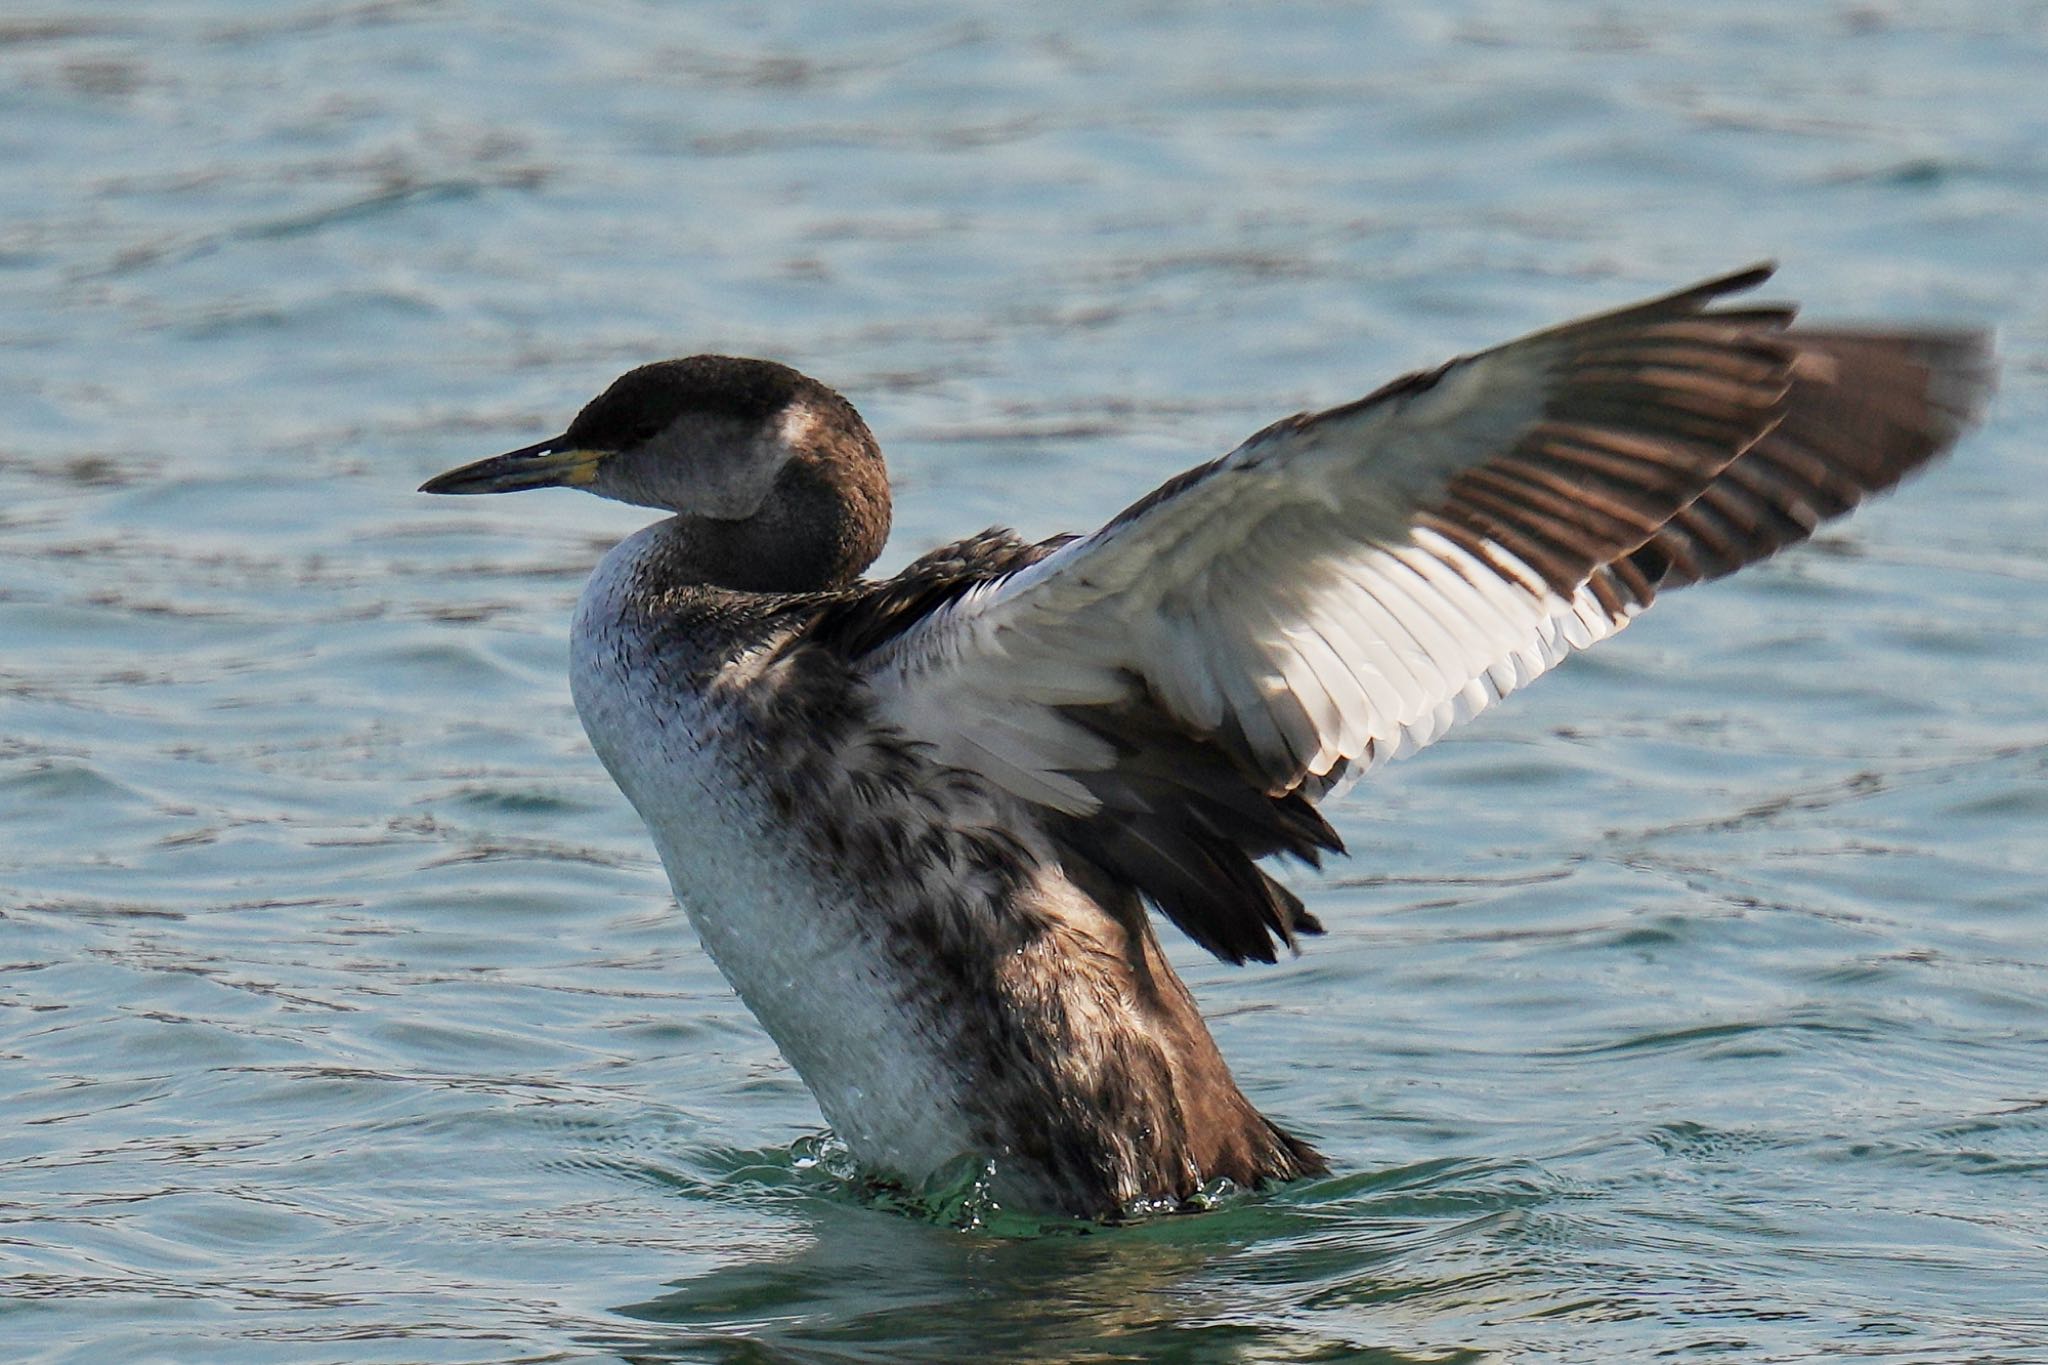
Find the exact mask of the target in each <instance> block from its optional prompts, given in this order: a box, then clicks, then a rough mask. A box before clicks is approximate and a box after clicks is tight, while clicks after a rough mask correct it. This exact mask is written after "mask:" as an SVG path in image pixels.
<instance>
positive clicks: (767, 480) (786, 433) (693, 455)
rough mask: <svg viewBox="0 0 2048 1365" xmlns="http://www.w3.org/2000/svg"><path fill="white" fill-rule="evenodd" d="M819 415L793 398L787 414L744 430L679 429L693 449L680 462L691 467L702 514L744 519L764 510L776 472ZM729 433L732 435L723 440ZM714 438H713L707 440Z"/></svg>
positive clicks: (694, 500)
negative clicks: (722, 437)
mask: <svg viewBox="0 0 2048 1365" xmlns="http://www.w3.org/2000/svg"><path fill="white" fill-rule="evenodd" d="M817 425H818V414H817V413H816V412H815V411H814V410H813V409H812V408H811V407H810V406H809V405H808V404H804V403H792V404H790V405H789V406H788V407H787V408H785V409H783V412H782V415H781V417H780V418H779V419H778V420H777V421H775V422H773V423H770V424H768V425H765V426H763V427H761V428H759V429H757V430H755V431H752V432H749V433H747V434H745V435H741V434H740V433H737V432H732V433H712V432H708V431H705V430H704V429H703V428H701V427H699V428H696V429H694V430H690V431H687V432H683V433H678V435H680V436H681V439H682V440H683V441H685V442H687V443H688V444H689V445H690V446H691V447H693V448H692V449H690V450H689V452H688V453H687V454H686V455H685V456H684V457H683V460H682V461H680V462H679V463H680V467H681V468H683V469H686V470H688V471H689V475H688V477H689V483H690V488H689V501H688V502H687V504H685V505H686V506H687V507H688V509H689V510H690V511H692V512H695V513H697V514H698V515H699V516H705V517H711V518H714V519H716V520H719V521H743V520H745V519H746V518H748V517H751V516H752V515H754V513H756V512H757V511H759V510H760V509H761V504H762V503H763V502H765V501H766V500H767V497H768V492H769V490H770V489H772V488H773V487H774V486H775V479H776V476H777V475H779V474H781V473H782V467H783V466H784V465H786V464H788V463H789V462H790V460H791V459H792V458H793V457H794V456H795V455H796V453H797V451H798V450H800V449H801V448H802V447H803V446H804V444H805V443H806V442H807V441H808V440H809V439H810V436H811V433H812V432H813V431H814V430H815V429H816V428H817ZM721 435H724V436H725V438H726V439H719V437H720V436H721ZM707 438H708V439H707Z"/></svg>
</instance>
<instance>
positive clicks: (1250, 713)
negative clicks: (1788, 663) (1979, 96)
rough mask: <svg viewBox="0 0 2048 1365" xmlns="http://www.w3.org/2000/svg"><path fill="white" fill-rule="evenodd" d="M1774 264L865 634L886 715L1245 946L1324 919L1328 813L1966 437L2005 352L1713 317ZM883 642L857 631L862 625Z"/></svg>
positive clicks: (1196, 489) (1493, 361)
mask: <svg viewBox="0 0 2048 1365" xmlns="http://www.w3.org/2000/svg"><path fill="white" fill-rule="evenodd" d="M1769 274H1770V270H1769V268H1768V267H1756V268H1752V269H1750V270H1746V271H1742V272H1740V273H1737V274H1733V275H1729V276H1726V277H1724V278H1721V279H1716V280H1710V281H1708V282H1706V283H1703V284H1700V285H1697V286H1695V287H1693V288H1691V289H1687V290H1683V291H1681V292H1678V293H1675V294H1671V295H1668V296H1666V297H1663V298H1659V299H1654V300H1651V301H1649V302H1646V303H1641V304H1637V305H1635V306H1633V307H1629V308H1624V309H1621V310H1619V311H1616V312H1612V313H1607V314H1602V315H1600V316H1596V317H1591V318H1587V319H1584V320H1581V321H1578V322H1574V323H1570V324H1567V325H1565V326H1562V327H1558V328H1554V329H1551V330H1548V331H1544V332H1539V333H1536V334H1534V335H1532V336H1528V337H1525V338H1523V339H1521V340H1519V341H1515V342H1512V343H1509V344H1508V345H1505V346H1501V347H1498V348H1496V349H1494V350H1490V351H1484V352H1480V353H1479V354H1476V355H1472V356H1468V357H1464V358H1462V359H1458V360H1454V361H1452V362H1451V363H1449V364H1447V365H1445V366H1443V367H1442V368H1440V369H1437V370H1433V371H1429V372H1426V373H1418V374H1413V375H1410V376H1408V377H1406V378H1403V379H1400V380H1397V381H1395V382H1394V383H1392V384H1389V385H1387V386H1386V387H1385V388H1383V389H1381V390H1379V391H1378V392H1376V393H1374V394H1371V395H1370V396H1368V397H1366V398H1362V399H1360V400H1358V401H1357V402H1353V403H1348V404H1345V405H1344V406H1342V407H1337V408H1332V409H1330V410H1329V411H1327V412H1321V413H1315V414H1308V415H1302V416H1297V417H1291V418H1288V419H1286V420H1284V421H1281V422H1278V423H1275V424H1274V425H1273V426H1270V427H1268V428H1266V429H1265V430H1264V431H1261V432H1259V433H1258V434H1257V435H1255V436H1253V437H1252V438H1251V439H1250V440H1248V441H1246V442H1245V443H1244V444H1243V445H1241V446H1239V447H1238V448H1237V449H1236V450H1234V451H1232V452H1231V453H1230V454H1228V455H1225V456H1224V457H1222V458H1221V459H1219V460H1216V461H1214V462H1213V463H1211V464H1208V465H1204V466H1202V467H1200V468H1198V469H1194V470H1191V471H1189V472H1188V473H1186V474H1183V475H1181V476H1180V477H1178V478H1176V479H1174V480H1172V481H1171V482H1169V483H1168V484H1166V485H1165V486H1164V487H1162V488H1160V489H1159V490H1158V491H1157V492H1155V493H1153V494H1152V495H1151V496H1149V497H1147V498H1145V499H1144V500H1142V501H1140V502H1139V503H1137V504H1136V505H1135V506H1133V507H1131V508H1130V509H1129V510H1128V511H1126V512H1124V513H1123V514H1122V515H1121V516H1119V517H1117V518H1116V519H1115V520H1114V521H1112V522H1110V523H1109V524H1108V525H1107V526H1105V527H1103V528H1102V529H1101V530H1100V531H1098V532H1096V533H1095V534H1093V535H1091V536H1087V537H1085V538H1081V539H1076V540H1072V541H1071V542H1068V543H1065V544H1062V545H1059V546H1058V547H1057V548H1051V547H1048V549H1047V550H1046V551H1045V552H1043V553H1042V557H1039V558H1037V559H1036V562H1033V563H1028V564H1026V563H1023V561H1024V560H1026V559H1029V558H1031V557H1032V556H1030V555H1028V554H1021V553H1020V554H1019V555H1018V556H1017V557H1016V558H1014V559H1012V560H1011V561H1010V562H1009V563H1008V564H1006V565H1005V566H1004V567H1003V568H1002V569H1001V570H1000V571H999V576H994V577H990V578H988V579H986V580H984V581H981V582H979V583H975V584H972V585H971V586H970V585H967V584H964V583H963V582H962V581H961V580H959V579H958V578H957V577H956V578H955V579H953V580H952V585H951V586H950V587H948V588H947V589H945V590H944V591H943V592H941V593H939V594H938V595H936V596H934V595H931V594H930V593H926V594H925V595H924V596H922V597H919V596H918V594H917V592H916V590H914V589H906V591H905V593H904V594H900V595H901V596H902V597H903V598H904V600H905V601H906V602H908V601H910V600H912V599H915V600H916V601H917V602H918V604H919V605H920V607H921V608H922V609H920V610H917V611H906V612H905V613H904V616H905V618H906V619H907V620H908V624H907V626H905V627H904V628H902V629H900V630H896V631H888V630H875V629H873V628H871V627H872V623H871V624H870V628H868V629H867V630H866V634H865V635H864V636H863V637H862V638H861V639H860V641H859V644H860V650H859V652H862V653H864V654H865V660H864V664H863V666H864V667H865V669H866V670H867V672H868V673H869V675H870V677H871V679H872V681H873V686H874V689H875V692H876V695H877V699H878V705H879V707H880V709H881V712H882V715H883V716H884V717H885V718H887V719H889V720H891V721H893V722H894V723H895V724H896V725H898V726H900V727H901V728H902V730H903V731H904V732H906V733H907V734H908V735H910V736H911V737H913V738H915V739H918V740H921V741H924V742H926V743H928V744H929V745H931V746H932V749H933V751H934V754H935V756H936V757H937V758H938V759H939V760H940V761H942V762H944V763H947V764H950V765H954V766H957V767H959V768H963V769H967V770H970V771H973V772H975V773H978V774H980V775H981V776H982V777H983V778H985V779H986V780H988V781H989V782H992V783H994V784H995V785H997V786H999V787H1002V788H1004V789H1005V790H1007V791H1009V792H1011V793H1012V794H1014V795H1015V796H1017V797H1019V798H1021V799H1023V800H1025V801H1028V802H1031V803H1033V804H1035V805H1036V806H1038V807H1041V808H1042V809H1043V811H1044V813H1045V815H1046V822H1047V824H1048V827H1050V828H1052V829H1053V830H1054V831H1055V837H1056V838H1057V839H1058V840H1059V841H1060V842H1061V845H1062V849H1063V852H1064V853H1065V854H1066V855H1067V856H1068V857H1069V860H1070V863H1071V865H1072V866H1074V867H1075V868H1076V869H1077V870H1079V871H1081V872H1082V873H1083V874H1084V875H1085V876H1086V877H1087V878H1088V879H1089V880H1090V884H1091V885H1092V886H1093V887H1095V888H1097V889H1098V890H1101V891H1105V892H1107V893H1108V894H1110V895H1111V897H1112V899H1113V901H1114V902H1116V903H1117V904H1119V905H1121V904H1123V903H1128V904H1129V905H1130V906H1132V907H1135V904H1136V901H1135V897H1134V896H1133V894H1132V893H1133V892H1135V893H1139V894H1142V895H1143V896H1144V897H1146V898H1147V899H1149V900H1151V901H1152V902H1153V903H1155V904H1156V905H1157V906H1158V907H1159V908H1160V909H1161V910H1162V911H1163V912H1164V913H1165V914H1166V915H1167V916H1168V917H1170V918H1171V919H1172V920H1173V921H1174V922H1175V923H1177V924H1179V925H1180V927H1181V928H1182V929H1184V930H1185V931H1186V932H1187V933H1188V934H1189V935H1190V936H1192V937H1193V938H1194V939H1195V940H1196V941H1197V942H1199V943H1201V944H1202V945H1203V946H1204V947H1207V948H1208V949H1210V950H1211V951H1212V952H1214V953H1216V954H1217V955H1218V956H1221V957H1224V958H1226V959H1229V960H1231V961H1241V960H1243V959H1244V958H1247V957H1251V958H1259V959H1262V960H1267V961H1270V960H1271V959H1272V957H1273V953H1274V946H1275V940H1276V938H1277V939H1279V940H1284V941H1286V942H1288V943H1289V944H1292V943H1293V939H1294V934H1295V933H1296V932H1313V931H1314V930H1315V929H1316V928H1317V926H1316V925H1315V923H1314V921H1313V920H1312V919H1311V918H1309V917H1308V916H1307V915H1306V912H1305V911H1303V910H1302V908H1301V904H1300V902H1299V901H1298V900H1297V899H1296V898H1295V897H1293V896H1292V895H1290V894H1289V893H1288V892H1286V891H1285V890H1284V889H1283V888H1281V887H1280V886H1279V885H1278V883H1276V882H1274V881H1273V880H1272V879H1271V878H1270V877H1268V876H1267V875H1266V874H1265V873H1264V872H1263V871H1262V870H1260V869H1259V868H1257V867H1256V866H1255V865H1254V864H1253V862H1252V860H1253V859H1255V858H1259V857H1263V856H1266V855H1268V854H1272V853H1282V852H1284V853H1291V854H1294V855H1296V856H1299V857H1302V858H1305V859H1308V860H1310V861H1314V860H1315V858H1316V857H1317V855H1318V853H1319V851H1320V850H1323V849H1337V848H1338V847H1339V844H1338V842H1337V839H1336V836H1335V834H1334V832H1333V831H1332V830H1331V829H1330V827H1329V825H1328V824H1327V823H1326V822H1324V821H1323V819H1322V818H1321V816H1320V815H1318V814H1317V813H1316V811H1315V809H1314V804H1313V803H1314V802H1315V801H1316V800H1317V799H1319V798H1320V797H1321V796H1322V795H1324V794H1325V793H1326V792H1328V791H1329V790H1330V789H1331V788H1332V787H1333V786H1335V785H1336V784H1338V783H1339V782H1340V781H1342V780H1344V779H1346V778H1349V777H1355V776H1356V775H1357V774H1359V773H1361V772H1363V771H1364V770H1365V769H1367V768H1370V767H1371V766H1373V765H1374V764H1376V763H1379V762H1381V761H1383V760H1385V759H1388V758H1392V757H1395V756H1397V755H1400V754H1405V753H1408V752H1411V751H1413V750H1415V749H1419V748H1421V747H1422V746H1424V745H1426V744H1429V743H1430V742H1432V741H1433V740H1435V739H1436V738H1437V737H1439V736H1440V735H1442V734H1443V733H1444V732H1445V731H1446V730H1447V729H1449V728H1450V727H1451V726H1452V725H1454V724H1456V723H1457V722H1459V721H1461V720H1464V719H1466V718H1467V717H1469V716H1472V715H1474V714H1476V713H1477V712H1479V711H1482V710H1484V709H1485V708H1486V707H1488V706H1490V705H1491V704H1492V703H1493V702H1495V701H1497V700H1499V699H1500V698H1501V697H1504V696H1506V695H1507V694H1508V693H1509V692H1511V691H1513V690H1515V689H1516V688H1518V687H1520V686H1522V685H1523V684H1524V683H1527V682H1528V681H1529V680H1530V679H1532V678H1534V677H1536V676H1537V675H1538V674H1540V673H1542V672H1544V671H1545V670H1546V669H1548V668H1550V667H1551V666H1552V665H1553V664H1555V663H1557V662H1558V660H1559V659H1561V658H1563V657H1564V655H1565V654H1567V653H1568V652H1570V651H1571V650H1573V649H1579V648H1584V647H1586V646H1588V645H1591V644H1593V643H1594V642H1595V641H1597V640H1600V639H1603V638H1605V637H1606V636H1608V635H1611V634H1613V633H1614V632H1615V631H1617V630H1619V629H1621V628H1622V627H1623V626H1624V625H1626V624H1627V623H1628V621H1629V620H1630V619H1631V618H1632V617H1633V616H1635V615H1636V614H1637V613H1638V612H1640V611H1641V610H1642V609H1643V608H1645V607H1647V606H1648V605H1649V604H1650V602H1651V601H1652V600H1653V599H1654V598H1655V596H1656V595H1657V593H1658V592H1659V591H1660V590H1665V589H1669V588H1671V587H1674V586H1678V585H1682V584H1685V583H1692V582H1697V581H1701V580H1704V579H1708V578H1713V577H1717V576H1719V575H1721V574H1724V573H1728V572H1730V571H1732V570H1733V569H1736V568H1738V567H1740V566H1741V565H1744V564H1747V563H1751V562H1753V561H1755V560H1757V559H1761V558H1763V557H1764V556H1766V555H1768V554H1771V553H1772V552H1774V551H1776V550H1778V549H1780V548H1781V547H1783V546H1785V545H1789V544H1791V543H1793V542H1795V541H1798V540H1801V539H1803V538H1805V537H1806V536H1807V535H1809V534H1811V532H1812V531H1813V529H1814V528H1815V527H1816V526H1817V525H1819V524H1820V522H1821V521H1822V520H1824V519H1826V518H1828V517H1830V516H1834V515H1836V514H1838V513H1840V512H1843V511H1845V510H1847V509H1848V508H1850V507H1852V506H1854V505H1855V504H1856V503H1857V502H1858V501H1860V500H1861V499H1862V498H1863V497H1864V496H1865V495H1867V494H1869V493H1871V492H1873V491H1875V490H1878V489H1883V488H1887V487H1889V486H1890V485H1892V484H1893V483H1895V482H1897V481H1898V479H1899V478H1900V477H1901V476H1902V475H1904V474H1905V473H1907V472H1908V471H1910V470H1912V469H1913V468H1915V467H1916V466H1918V465H1920V464H1922V463H1924V462H1925V461H1927V460H1928V459H1930V458H1931V457H1933V456H1934V455H1936V454H1938V453H1939V452H1940V451H1942V450H1943V449H1945V448H1946V447H1947V446H1948V445H1949V444H1950V443H1952V442H1953V441H1954V439H1955V438H1956V436H1957V434H1958V433H1959V432H1960V431H1961V430H1962V429H1963V428H1964V427H1965V426H1966V425H1967V424H1968V423H1969V421H1970V420H1971V419H1972V418H1973V417H1974V416H1975V414H1976V413H1977V411H1978V409H1979V407H1980V406H1981V403H1982V401H1983V397H1984V394H1985V393H1986V391H1987V388H1988V380H1989V359H1988V347H1987V343H1986V339H1985V338H1984V337H1983V336H1981V335H1978V334H1974V333H1962V332H1953V333H1951V332H1928V331H1916V332H1880V331H1869V332H1859V331H1801V330H1796V329H1792V328H1791V326H1790V324H1791V321H1792V314H1793V310H1792V309H1791V308H1790V307H1784V306H1753V307H1731V306H1726V305H1717V300H1719V299H1721V298H1722V297H1723V296H1725V295H1728V294H1732V293H1736V292H1739V291H1741V290H1745V289H1749V288H1752V287H1754V286H1755V285H1757V284H1759V283H1761V282H1762V281H1763V280H1765V279H1766V278H1768V276H1769ZM856 633H858V632H856Z"/></svg>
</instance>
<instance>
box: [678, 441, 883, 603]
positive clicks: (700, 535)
mask: <svg viewBox="0 0 2048 1365" xmlns="http://www.w3.org/2000/svg"><path fill="white" fill-rule="evenodd" d="M673 524H674V525H675V527H676V533H675V539H676V547H675V548H676V550H677V552H678V554H679V555H680V558H681V560H682V561H683V562H682V565H681V566H679V567H682V568H684V569H686V571H687V572H688V573H689V574H690V576H691V577H692V578H694V579H696V580H697V581H699V582H703V583H707V584H714V585H716V586H718V587H723V588H732V589H735V590H737V591H741V592H818V591H822V590H824V589H828V588H836V587H842V586H844V585H845V584H848V583H851V582H853V581H854V580H855V579H856V578H858V577H859V576H860V573H861V571H862V570H863V569H865V568H867V566H868V565H870V564H872V563H874V562H875V557H876V556H877V555H879V554H881V552H882V544H883V542H884V541H886V540H887V539H888V537H889V479H888V474H887V472H886V471H885V470H884V469H883V468H882V464H881V459H880V457H879V456H877V457H875V458H874V459H872V460H856V461H848V460H845V459H825V458H822V457H819V456H814V455H808V454H805V455H798V456H796V457H795V458H793V459H791V460H790V461H789V462H788V463H787V464H786V465H784V466H783V468H782V472H781V473H780V474H779V475H778V476H777V478H776V480H775V485H774V487H773V488H772V489H771V490H770V491H769V494H768V497H767V498H766V499H765V500H763V502H762V503H761V506H760V507H759V508H758V509H756V511H755V512H754V514H753V515H752V516H749V517H745V518H742V519H739V520H733V521H720V520H715V519H713V518H710V517H701V516H693V515H691V514H689V513H683V514H681V515H679V516H678V517H677V518H676V520H675V522H674V523H673Z"/></svg>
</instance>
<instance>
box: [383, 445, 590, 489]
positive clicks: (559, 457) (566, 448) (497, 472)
mask: <svg viewBox="0 0 2048 1365" xmlns="http://www.w3.org/2000/svg"><path fill="white" fill-rule="evenodd" d="M609 453H610V452H609V451H603V450H578V449H576V448H574V447H572V446H570V445H568V444H567V443H566V441H565V439H564V438H563V437H560V436H557V437H556V438H555V439H554V440H552V441H542V442H541V443H540V444H539V445H532V446H528V447H526V449H524V450H514V451H511V452H509V453H508V454H504V455H493V456H492V457H491V458H490V459H488V460H478V461H477V462H476V463H475V464H466V465H463V466H462V467H461V468H460V469H451V470H449V471H448V472H447V473H445V474H436V475H435V476H434V477H433V478H431V479H428V480H427V481H426V482H425V483H423V484H421V485H420V492H422V493H517V492H519V491H520V490H521V489H526V488H556V487H562V486H566V487H569V488H583V487H586V486H588V485H589V484H590V482H591V481H592V480H593V479H595V478H596V477H597V466H598V462H599V461H601V460H603V459H604V457H605V456H606V455H607V454H609Z"/></svg>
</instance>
